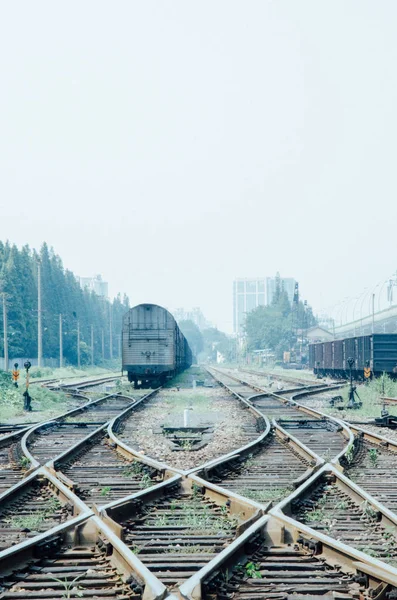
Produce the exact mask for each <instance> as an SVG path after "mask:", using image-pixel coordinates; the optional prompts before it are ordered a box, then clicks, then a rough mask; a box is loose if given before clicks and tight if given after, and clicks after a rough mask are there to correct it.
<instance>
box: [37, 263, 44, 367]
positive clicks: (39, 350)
mask: <svg viewBox="0 0 397 600" xmlns="http://www.w3.org/2000/svg"><path fill="white" fill-rule="evenodd" d="M42 332H43V330H42V324H41V263H40V261H39V262H38V263H37V366H38V367H41V361H42V358H43V339H42Z"/></svg>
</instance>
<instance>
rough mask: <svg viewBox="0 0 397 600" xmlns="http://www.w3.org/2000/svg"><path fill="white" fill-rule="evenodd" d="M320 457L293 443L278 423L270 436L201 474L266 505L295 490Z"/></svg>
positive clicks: (200, 472)
mask: <svg viewBox="0 0 397 600" xmlns="http://www.w3.org/2000/svg"><path fill="white" fill-rule="evenodd" d="M317 464H321V461H320V460H318V458H317V457H315V456H314V455H311V454H310V453H309V452H308V451H305V449H304V448H302V447H300V446H299V445H298V444H297V443H296V442H293V441H292V440H291V438H290V437H287V436H286V435H284V434H283V433H282V431H281V430H280V429H279V428H277V425H275V426H274V427H273V428H272V429H271V430H270V431H269V432H268V434H267V435H266V437H265V438H264V439H263V440H262V441H261V442H259V443H258V444H257V445H255V446H254V447H251V448H249V449H248V450H246V451H245V452H243V453H239V454H237V455H236V454H234V455H233V456H231V457H229V458H228V459H227V460H225V461H221V462H218V463H217V462H216V461H215V464H214V465H213V466H211V464H210V465H208V466H204V468H203V469H200V470H199V471H198V472H197V474H198V475H199V476H200V477H203V478H204V479H206V480H208V481H210V482H212V483H215V484H216V485H219V486H221V487H222V488H224V489H226V490H229V491H232V492H234V493H236V494H239V495H241V496H244V497H246V498H250V499H251V500H254V501H255V502H260V503H263V504H269V503H275V502H278V501H279V500H281V499H282V498H283V497H284V496H286V495H288V494H289V493H290V492H291V491H292V490H293V489H295V488H296V487H297V486H298V485H299V484H300V483H301V482H302V481H303V479H304V478H306V477H309V476H310V474H312V472H313V468H314V467H315V466H316V465H317Z"/></svg>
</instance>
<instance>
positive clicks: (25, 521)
mask: <svg viewBox="0 0 397 600" xmlns="http://www.w3.org/2000/svg"><path fill="white" fill-rule="evenodd" d="M60 506H61V504H60V502H59V500H58V498H55V497H54V498H51V499H50V500H48V501H47V502H46V505H45V507H44V508H43V509H42V510H40V511H37V512H32V513H30V514H28V515H15V516H13V517H10V518H9V519H5V522H6V523H7V524H8V525H10V527H15V528H17V529H30V530H31V531H35V530H36V529H38V528H40V526H41V525H42V524H43V523H44V521H45V520H46V519H48V518H49V517H51V515H52V514H53V513H54V512H56V511H57V510H58V509H59V508H60Z"/></svg>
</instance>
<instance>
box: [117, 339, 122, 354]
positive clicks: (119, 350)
mask: <svg viewBox="0 0 397 600" xmlns="http://www.w3.org/2000/svg"><path fill="white" fill-rule="evenodd" d="M117 337H118V341H119V343H118V358H120V356H121V333H119V334H118V336H117Z"/></svg>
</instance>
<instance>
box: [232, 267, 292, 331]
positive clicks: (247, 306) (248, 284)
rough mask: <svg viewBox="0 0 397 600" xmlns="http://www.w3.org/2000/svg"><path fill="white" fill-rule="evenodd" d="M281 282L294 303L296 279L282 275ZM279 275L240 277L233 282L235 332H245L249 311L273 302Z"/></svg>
mask: <svg viewBox="0 0 397 600" xmlns="http://www.w3.org/2000/svg"><path fill="white" fill-rule="evenodd" d="M280 284H281V285H282V287H283V288H284V290H285V291H286V292H287V294H288V299H289V301H290V302H291V303H292V301H293V298H294V288H295V279H293V278H292V277H280ZM276 285H277V277H256V278H252V279H251V278H238V279H235V280H234V282H233V329H234V333H237V334H241V333H243V332H244V325H245V319H246V315H247V313H249V312H251V311H252V310H254V309H255V308H257V307H258V306H267V305H269V304H271V302H272V300H273V296H274V292H275V291H276Z"/></svg>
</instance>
